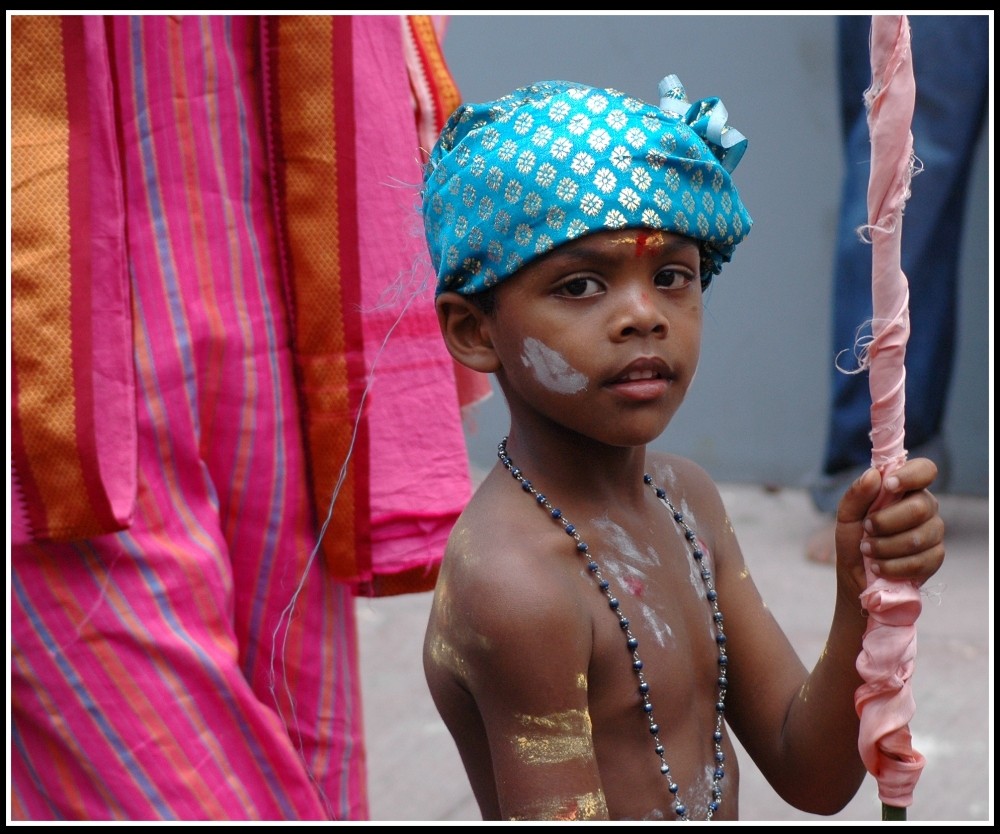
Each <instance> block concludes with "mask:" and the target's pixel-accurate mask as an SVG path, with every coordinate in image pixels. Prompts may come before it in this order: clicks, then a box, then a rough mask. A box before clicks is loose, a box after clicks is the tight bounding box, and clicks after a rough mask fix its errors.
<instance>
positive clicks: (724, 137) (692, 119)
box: [659, 75, 747, 173]
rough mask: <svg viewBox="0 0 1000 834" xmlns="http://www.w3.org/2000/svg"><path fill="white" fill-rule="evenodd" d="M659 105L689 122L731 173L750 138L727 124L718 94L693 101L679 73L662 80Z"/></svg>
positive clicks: (726, 116) (727, 113)
mask: <svg viewBox="0 0 1000 834" xmlns="http://www.w3.org/2000/svg"><path fill="white" fill-rule="evenodd" d="M659 90H660V109H661V110H663V111H664V112H666V113H672V114H673V115H675V116H677V117H678V118H680V119H681V120H682V121H683V122H685V123H686V124H687V126H688V127H690V128H691V130H693V131H694V132H695V133H697V134H698V135H699V136H700V137H701V138H702V141H703V142H704V143H705V144H706V145H708V148H709V150H710V151H711V152H712V153H713V155H714V156H715V158H716V159H718V160H719V164H720V165H722V167H723V168H725V169H726V170H727V171H729V172H730V173H732V172H733V169H734V168H736V166H737V165H738V164H739V161H740V160H741V159H742V158H743V154H744V153H745V152H746V149H747V138H746V137H745V136H744V135H743V134H742V133H740V132H739V131H738V130H736V128H733V127H730V126H729V124H728V119H729V111H728V110H726V106H725V105H724V104H723V103H722V102H721V101H720V100H719V99H718V98H703V99H699V100H698V101H696V102H694V103H691V102H689V101H688V100H687V94H686V93H685V91H684V85H683V84H681V80H680V79H679V78H678V77H677V76H676V75H668V76H667V77H666V78H664V79H663V80H662V81H660V86H659Z"/></svg>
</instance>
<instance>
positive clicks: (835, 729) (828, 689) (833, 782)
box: [716, 460, 944, 814]
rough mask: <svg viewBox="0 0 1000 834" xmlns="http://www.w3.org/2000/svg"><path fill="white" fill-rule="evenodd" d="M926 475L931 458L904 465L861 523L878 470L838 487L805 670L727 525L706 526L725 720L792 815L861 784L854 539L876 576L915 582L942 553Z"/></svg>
mask: <svg viewBox="0 0 1000 834" xmlns="http://www.w3.org/2000/svg"><path fill="white" fill-rule="evenodd" d="M935 475H936V469H935V468H934V465H933V464H932V463H931V462H930V461H926V460H914V461H910V462H909V463H907V464H906V465H905V466H904V467H902V468H901V469H899V470H897V472H896V473H894V477H895V478H896V481H895V482H892V483H890V484H888V485H887V486H889V487H890V488H891V489H892V490H893V491H896V492H898V493H899V494H900V495H902V496H903V497H902V498H901V499H900V500H899V501H898V502H897V503H895V504H893V505H891V506H889V507H886V508H885V509H883V510H880V511H878V512H875V513H871V514H870V515H869V510H870V507H871V504H872V502H873V501H874V500H875V498H876V496H877V495H878V492H879V486H880V483H881V480H880V477H879V476H878V473H877V472H874V471H870V472H869V473H866V475H865V476H863V477H862V478H860V479H858V481H856V482H855V483H854V484H853V485H852V486H851V487H850V488H849V489H848V491H847V493H846V494H845V496H844V498H843V500H842V502H841V505H840V508H839V512H838V531H837V550H838V559H837V595H836V602H835V607H834V614H833V620H832V623H831V626H830V631H829V636H828V639H827V643H826V647H825V649H824V651H823V652H822V654H821V656H820V658H819V660H818V661H817V663H816V665H815V667H814V668H813V670H812V672H809V673H807V672H806V670H805V668H804V666H803V665H802V663H801V661H800V659H799V658H798V656H797V654H796V652H795V651H794V649H793V648H792V646H791V644H790V643H789V641H788V639H787V637H786V636H785V634H784V633H783V632H782V630H781V628H780V627H779V625H778V623H777V622H776V621H775V620H774V618H773V616H772V615H771V614H770V612H769V611H768V610H767V608H766V606H765V605H764V603H763V601H762V600H761V598H760V595H759V593H758V592H757V589H756V587H755V586H754V584H753V580H752V579H751V578H750V575H749V571H748V570H747V569H746V566H745V564H744V562H743V558H742V555H741V554H740V551H739V547H738V545H737V544H736V540H735V535H734V534H733V533H732V530H731V528H730V527H729V526H728V524H726V523H723V525H722V526H721V528H719V527H717V528H716V529H718V530H721V535H720V541H719V542H718V543H717V548H718V550H719V553H718V555H717V559H718V563H719V568H718V569H717V571H718V577H717V587H718V589H719V599H720V603H721V604H722V607H723V610H724V612H725V616H726V634H727V637H728V646H729V649H730V651H729V655H730V662H729V669H730V673H731V674H730V696H729V699H728V700H727V711H726V716H727V719H728V721H729V723H730V725H731V726H732V728H733V729H734V731H735V732H736V734H737V735H738V737H739V738H740V740H741V742H742V743H743V745H744V747H745V748H746V749H747V752H748V753H749V754H750V755H751V756H752V757H753V759H754V761H755V763H756V764H757V766H758V767H759V768H760V770H761V772H762V773H763V774H764V775H765V777H766V778H767V779H768V781H769V782H770V783H771V785H772V786H773V787H774V788H775V790H776V791H777V792H778V793H779V794H780V795H781V796H782V797H783V798H784V799H785V800H786V801H787V802H789V803H790V804H792V805H794V806H795V807H797V808H800V809H802V810H805V811H809V812H811V813H816V814H832V813H836V812H837V811H838V810H840V809H841V808H842V807H843V806H844V805H845V804H846V803H847V802H848V801H850V799H851V798H852V797H853V796H854V794H855V793H856V792H857V789H858V787H859V786H860V784H861V781H862V780H863V779H864V776H865V770H864V766H863V764H862V762H861V759H860V755H859V753H858V746H857V745H858V717H857V713H856V711H855V707H854V692H855V690H856V689H857V687H858V686H860V685H861V683H862V681H861V678H860V676H859V675H858V673H857V670H856V668H855V662H856V660H857V657H858V654H859V653H860V651H861V642H862V637H863V635H864V631H865V616H864V612H863V611H862V608H861V604H860V600H859V595H860V594H861V592H862V591H863V590H864V588H865V575H864V567H863V563H862V555H861V543H862V534H863V532H864V531H865V530H866V525H867V526H868V527H869V528H870V529H868V530H867V532H868V537H867V539H866V541H867V542H868V543H869V544H866V547H868V546H870V548H871V555H872V556H873V557H874V558H876V559H877V560H878V563H879V566H880V569H881V571H882V574H883V575H884V576H887V577H889V576H891V577H893V578H898V579H911V580H913V581H915V582H917V583H922V582H924V581H926V579H927V578H928V577H929V576H931V575H932V574H933V573H934V572H935V571H936V570H937V569H938V568H939V567H940V565H941V562H942V561H943V556H944V549H943V544H942V540H943V524H942V523H941V519H940V517H939V516H938V514H937V501H936V500H935V499H934V498H933V496H931V495H930V494H929V493H928V492H926V491H925V490H926V488H927V487H928V486H929V485H930V483H931V482H932V481H933V478H934V476H935ZM720 506H721V502H720ZM797 592H798V593H803V594H809V593H814V592H815V589H810V588H801V589H798V591H797Z"/></svg>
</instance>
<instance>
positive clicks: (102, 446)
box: [10, 15, 136, 542]
mask: <svg viewBox="0 0 1000 834" xmlns="http://www.w3.org/2000/svg"><path fill="white" fill-rule="evenodd" d="M10 24H11V43H10V52H11V73H10V82H11V98H12V99H13V100H16V101H17V102H18V107H16V108H13V109H12V112H11V125H10V127H11V141H12V146H13V152H12V153H11V193H10V199H11V300H12V304H11V346H10V350H11V353H10V356H11V395H12V396H11V409H10V416H11V458H12V474H11V488H12V496H11V505H12V509H11V528H12V530H11V536H12V540H13V541H15V542H16V541H26V540H28V539H30V538H34V539H39V540H56V541H58V540H68V539H73V538H81V537H84V536H93V535H100V534H102V533H109V532H112V531H115V530H122V529H124V528H125V527H126V526H127V525H128V523H129V521H130V519H131V517H132V513H133V507H134V501H135V484H136V452H135V415H134V409H135V383H134V376H133V369H132V361H131V344H132V334H131V314H130V309H129V291H128V279H127V273H126V262H125V248H124V247H125V232H124V213H123V207H122V203H121V173H120V170H119V162H118V159H117V156H116V153H115V143H114V141H113V135H114V121H113V112H114V111H113V102H112V100H111V84H110V80H109V68H108V63H107V53H106V50H105V49H104V38H103V29H102V26H103V24H102V23H101V21H100V19H94V18H85V17H58V16H35V15H16V16H14V17H12V18H11V21H10ZM53 44H59V45H60V46H61V48H60V49H57V50H56V51H55V57H56V60H53V49H52V46H53ZM71 83H72V85H73V87H72V93H71V91H70V89H69V88H70V84H71ZM95 334H98V337H97V339H96V340H95Z"/></svg>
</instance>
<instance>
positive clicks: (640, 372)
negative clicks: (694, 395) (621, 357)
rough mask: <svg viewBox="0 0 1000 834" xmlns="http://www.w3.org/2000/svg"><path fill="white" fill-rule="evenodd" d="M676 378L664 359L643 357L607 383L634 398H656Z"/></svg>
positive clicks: (617, 390)
mask: <svg viewBox="0 0 1000 834" xmlns="http://www.w3.org/2000/svg"><path fill="white" fill-rule="evenodd" d="M673 380H674V373H673V371H672V370H671V369H670V366H669V365H667V363H666V362H664V361H663V360H662V359H658V358H656V357H643V358H641V359H636V360H635V361H633V362H630V363H629V364H628V365H627V366H626V367H625V368H624V369H623V370H622V371H620V372H619V373H617V374H616V375H615V376H613V377H611V379H609V380H608V382H607V383H605V385H606V386H607V387H609V388H611V389H612V390H614V391H615V392H616V393H618V394H620V395H623V396H625V397H627V398H628V399H633V400H650V399H656V398H657V397H660V396H662V395H663V393H664V392H665V391H666V389H667V387H668V386H669V385H670V383H671V382H673Z"/></svg>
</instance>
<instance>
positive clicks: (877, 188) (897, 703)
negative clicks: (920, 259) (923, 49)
mask: <svg viewBox="0 0 1000 834" xmlns="http://www.w3.org/2000/svg"><path fill="white" fill-rule="evenodd" d="M871 65H872V86H871V87H870V88H869V90H868V92H867V93H866V95H865V101H866V105H867V107H868V127H869V133H870V137H871V174H870V178H869V184H868V224H869V226H868V233H869V236H870V239H871V242H872V311H873V312H872V340H871V343H870V344H869V345H868V346H867V359H866V364H867V365H868V370H869V388H870V389H871V395H872V407H871V418H872V431H871V439H872V465H873V466H875V467H876V468H878V469H879V470H880V471H881V473H882V476H883V478H885V477H886V476H887V475H889V474H890V473H891V472H892V471H893V470H895V469H897V468H898V467H899V466H900V465H902V463H903V462H904V461H905V460H906V450H905V449H904V447H903V440H904V433H903V429H904V417H903V405H904V382H905V378H906V372H905V369H904V367H903V358H904V355H905V348H906V341H907V338H908V337H909V332H910V323H909V291H908V288H907V282H906V276H905V275H904V274H903V271H902V267H901V266H900V238H901V231H902V219H903V206H904V204H905V202H906V200H907V198H908V197H909V192H910V175H911V170H912V159H913V136H912V134H911V132H910V124H911V120H912V116H913V106H914V98H915V82H914V78H913V64H912V56H911V52H910V30H909V22H908V21H907V19H906V17H905V16H904V15H876V16H874V17H873V18H872V33H871ZM892 500H894V499H893V498H892V497H891V496H889V495H888V494H886V493H884V492H883V495H881V496H880V497H879V499H878V501H877V502H876V505H877V506H883V505H885V504H887V503H890V502H891V501H892ZM865 569H866V573H867V578H868V587H867V589H866V590H865V592H864V593H863V594H862V603H863V605H864V607H865V609H866V610H867V611H868V627H867V630H866V631H865V636H864V641H863V645H862V651H861V654H860V655H859V657H858V661H857V668H858V672H859V673H860V674H861V677H862V678H863V679H864V681H865V682H864V684H862V685H861V686H860V687H858V689H857V691H856V693H855V697H854V701H855V706H856V708H857V711H858V716H859V717H860V719H861V728H860V733H859V737H858V749H859V750H860V752H861V757H862V759H863V760H864V763H865V767H866V768H867V769H868V772H869V773H871V774H872V775H873V776H874V777H875V778H876V779H877V780H878V789H879V798H880V799H881V800H882V802H883V803H884V804H885V805H887V806H891V807H894V808H906V807H908V806H909V805H910V804H912V802H913V788H914V786H915V785H916V782H917V779H918V778H919V777H920V772H921V770H922V769H923V766H924V757H923V756H922V755H921V754H920V753H918V752H917V751H915V750H914V749H913V747H912V739H911V736H910V731H909V721H910V719H911V718H912V717H913V715H914V713H915V711H916V705H915V702H914V699H913V693H912V691H911V688H910V683H909V680H910V675H911V673H912V671H913V665H914V659H915V656H916V647H917V641H916V626H915V623H916V620H917V617H918V616H919V615H920V609H921V601H920V594H919V590H918V588H917V587H916V586H915V585H914V584H913V583H912V582H898V581H888V580H886V579H883V578H881V577H879V576H876V575H875V574H873V573H872V571H871V569H870V564H869V562H868V560H867V559H866V560H865Z"/></svg>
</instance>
